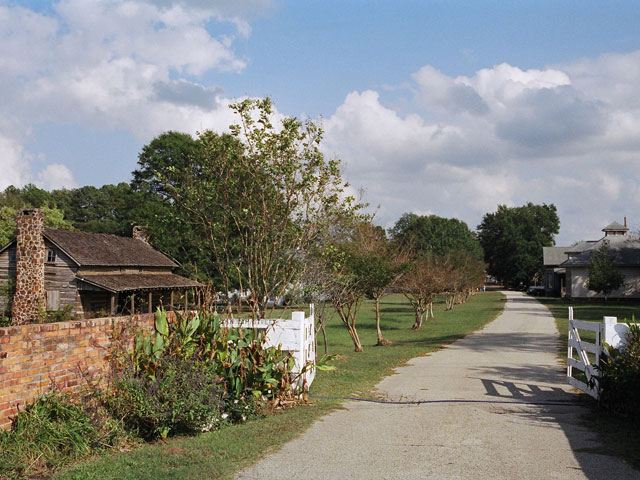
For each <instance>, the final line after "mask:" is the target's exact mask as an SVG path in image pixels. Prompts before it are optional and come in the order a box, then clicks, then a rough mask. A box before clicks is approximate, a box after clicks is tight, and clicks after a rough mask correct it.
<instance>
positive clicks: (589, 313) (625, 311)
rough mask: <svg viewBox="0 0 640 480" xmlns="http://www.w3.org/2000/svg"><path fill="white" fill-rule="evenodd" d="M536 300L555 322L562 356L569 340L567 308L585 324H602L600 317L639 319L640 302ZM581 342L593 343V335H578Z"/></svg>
mask: <svg viewBox="0 0 640 480" xmlns="http://www.w3.org/2000/svg"><path fill="white" fill-rule="evenodd" d="M538 300H539V301H540V302H541V303H542V304H544V305H545V306H546V307H547V308H548V309H549V310H551V314H552V315H553V317H554V318H555V320H556V326H557V327H558V331H559V332H560V338H561V340H562V344H561V347H562V350H561V353H562V355H563V356H565V355H566V354H567V341H568V338H569V307H573V318H574V319H576V320H584V321H586V322H602V317H604V316H605V315H606V316H607V317H618V321H619V322H622V321H624V320H628V321H631V319H632V318H633V317H634V316H635V317H636V318H638V319H640V302H621V301H611V300H610V301H608V302H605V301H592V300H589V301H579V300H573V301H568V300H564V299H562V298H551V297H540V298H538ZM580 335H581V337H582V339H583V340H586V341H589V342H593V341H594V340H595V333H594V332H589V331H586V330H585V331H584V332H581V333H580Z"/></svg>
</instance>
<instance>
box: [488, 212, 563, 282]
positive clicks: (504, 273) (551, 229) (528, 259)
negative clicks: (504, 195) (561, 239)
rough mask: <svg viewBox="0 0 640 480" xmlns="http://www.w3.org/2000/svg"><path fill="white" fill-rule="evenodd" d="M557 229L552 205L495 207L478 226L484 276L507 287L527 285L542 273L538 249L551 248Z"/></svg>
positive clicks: (540, 253)
mask: <svg viewBox="0 0 640 480" xmlns="http://www.w3.org/2000/svg"><path fill="white" fill-rule="evenodd" d="M559 229H560V219H559V218H558V214H557V211H556V207H555V206H554V205H546V204H543V205H534V204H533V203H527V204H526V205H524V206H522V207H513V208H510V207H507V206H506V205H499V206H498V209H497V211H496V212H494V213H487V214H486V215H485V216H484V217H483V219H482V223H481V224H480V225H478V239H479V240H480V244H481V245H482V248H483V249H484V255H485V257H484V258H485V262H486V263H487V264H488V268H487V270H488V273H489V274H490V275H493V276H495V277H496V278H497V279H498V280H500V281H502V282H504V283H505V284H506V285H509V286H518V285H519V284H523V285H524V286H527V285H529V283H530V282H531V280H532V279H533V277H534V276H535V275H536V273H538V272H541V271H542V268H543V265H542V247H549V246H552V245H554V240H553V237H554V235H556V234H557V233H558V231H559Z"/></svg>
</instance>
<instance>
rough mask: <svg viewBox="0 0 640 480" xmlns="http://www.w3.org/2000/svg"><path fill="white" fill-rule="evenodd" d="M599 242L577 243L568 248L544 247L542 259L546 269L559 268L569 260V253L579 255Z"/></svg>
mask: <svg viewBox="0 0 640 480" xmlns="http://www.w3.org/2000/svg"><path fill="white" fill-rule="evenodd" d="M595 243H597V240H594V241H586V242H584V241H583V242H576V243H574V244H573V245H570V246H568V247H542V259H543V263H544V266H545V267H557V266H558V265H560V264H561V263H563V262H564V261H565V260H567V258H569V253H574V254H575V253H579V252H583V251H585V250H586V249H588V248H590V247H591V246H593V244H595Z"/></svg>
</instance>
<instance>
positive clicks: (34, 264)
mask: <svg viewBox="0 0 640 480" xmlns="http://www.w3.org/2000/svg"><path fill="white" fill-rule="evenodd" d="M43 226H44V215H43V214H42V210H40V209H25V210H21V211H20V212H19V213H18V221H17V230H16V288H15V293H14V295H13V302H12V308H11V324H12V325H22V324H25V323H33V322H37V321H38V320H39V315H40V310H41V309H42V308H43V307H44V301H45V300H44V299H45V290H44V263H45V255H46V249H45V246H44V238H43V236H42V228H43Z"/></svg>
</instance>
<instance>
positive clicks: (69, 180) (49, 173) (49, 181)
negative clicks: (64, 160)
mask: <svg viewBox="0 0 640 480" xmlns="http://www.w3.org/2000/svg"><path fill="white" fill-rule="evenodd" d="M35 184H36V185H37V186H38V187H40V188H44V189H45V190H54V189H59V188H75V187H77V186H78V185H77V184H76V181H75V180H74V178H73V174H72V173H71V170H69V168H68V167H66V166H65V165H61V164H59V163H52V164H50V165H47V167H46V168H44V170H42V171H40V172H38V175H37V179H36V181H35Z"/></svg>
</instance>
